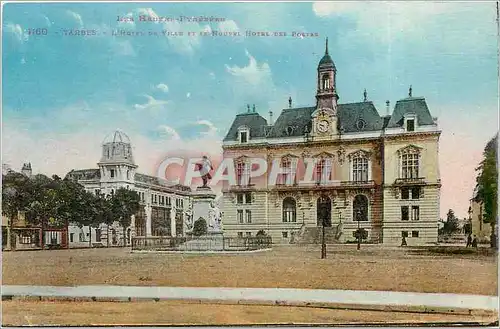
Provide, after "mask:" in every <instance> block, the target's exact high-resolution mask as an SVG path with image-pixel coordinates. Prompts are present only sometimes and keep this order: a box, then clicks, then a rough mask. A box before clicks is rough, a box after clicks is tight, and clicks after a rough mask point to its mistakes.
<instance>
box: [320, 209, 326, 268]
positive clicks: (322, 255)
mask: <svg viewBox="0 0 500 329" xmlns="http://www.w3.org/2000/svg"><path fill="white" fill-rule="evenodd" d="M322 222H323V232H322V238H321V259H325V258H326V243H325V219H324V218H323V221H322Z"/></svg>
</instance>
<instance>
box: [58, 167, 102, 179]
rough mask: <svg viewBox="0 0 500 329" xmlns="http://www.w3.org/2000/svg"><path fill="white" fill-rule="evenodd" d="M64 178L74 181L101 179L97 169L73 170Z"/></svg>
mask: <svg viewBox="0 0 500 329" xmlns="http://www.w3.org/2000/svg"><path fill="white" fill-rule="evenodd" d="M65 178H67V179H75V180H92V179H94V180H98V179H100V178H101V171H100V170H99V169H78V170H74V169H73V170H71V171H70V172H69V173H67V174H66V177H65Z"/></svg>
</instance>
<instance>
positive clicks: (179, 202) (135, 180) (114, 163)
mask: <svg viewBox="0 0 500 329" xmlns="http://www.w3.org/2000/svg"><path fill="white" fill-rule="evenodd" d="M97 165H98V168H95V169H94V168H93V169H78V170H71V171H70V172H69V173H68V174H67V176H66V177H68V178H70V179H74V180H76V181H78V183H80V184H82V185H83V186H84V187H85V189H86V190H87V191H89V192H92V193H95V194H104V195H110V194H113V193H114V192H115V191H116V190H117V189H119V188H127V189H131V190H134V191H136V192H137V193H138V194H139V196H140V200H141V205H142V207H141V210H140V211H139V212H138V213H137V214H136V215H135V216H133V217H132V224H131V227H128V228H127V229H126V235H127V236H126V237H125V241H127V244H130V241H131V237H132V236H148V237H149V236H179V235H181V236H182V235H184V234H185V233H186V232H189V231H190V230H191V229H192V223H191V217H190V213H191V208H192V205H191V188H189V187H186V186H182V185H176V186H167V185H166V184H164V183H163V182H162V181H160V180H159V179H158V178H157V177H155V176H149V175H145V174H141V173H138V172H137V168H138V166H137V165H136V164H135V161H134V157H133V154H132V144H131V143H130V140H129V138H128V136H127V135H126V134H125V133H123V132H121V131H115V132H114V133H112V134H111V135H109V136H107V137H106V138H105V140H104V142H103V144H102V154H101V159H100V161H99V162H98V163H97ZM74 226H75V225H73V226H72V227H71V228H70V244H73V245H75V246H76V245H78V246H80V245H81V246H84V245H86V243H87V244H88V243H89V242H88V241H89V238H90V237H91V238H92V244H93V245H104V246H106V245H108V244H109V245H120V244H123V240H124V237H123V236H122V235H123V233H122V232H123V230H122V228H121V227H120V226H119V224H118V223H114V224H113V225H111V226H110V227H109V228H108V227H107V226H106V225H105V224H101V225H100V227H99V228H96V229H95V232H89V230H88V228H81V229H80V228H76V227H74ZM71 233H73V234H74V235H73V239H72V238H71ZM108 235H109V237H108ZM71 240H74V241H71ZM82 240H83V241H82ZM94 242H95V243H94Z"/></svg>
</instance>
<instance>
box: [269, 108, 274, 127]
mask: <svg viewBox="0 0 500 329" xmlns="http://www.w3.org/2000/svg"><path fill="white" fill-rule="evenodd" d="M272 125H273V111H269V126H272Z"/></svg>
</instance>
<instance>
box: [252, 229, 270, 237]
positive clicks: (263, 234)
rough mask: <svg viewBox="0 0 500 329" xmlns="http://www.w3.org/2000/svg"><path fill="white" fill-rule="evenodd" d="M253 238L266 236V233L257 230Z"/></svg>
mask: <svg viewBox="0 0 500 329" xmlns="http://www.w3.org/2000/svg"><path fill="white" fill-rule="evenodd" d="M255 236H267V234H266V231H264V230H259V231H258V232H257V234H255Z"/></svg>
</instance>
